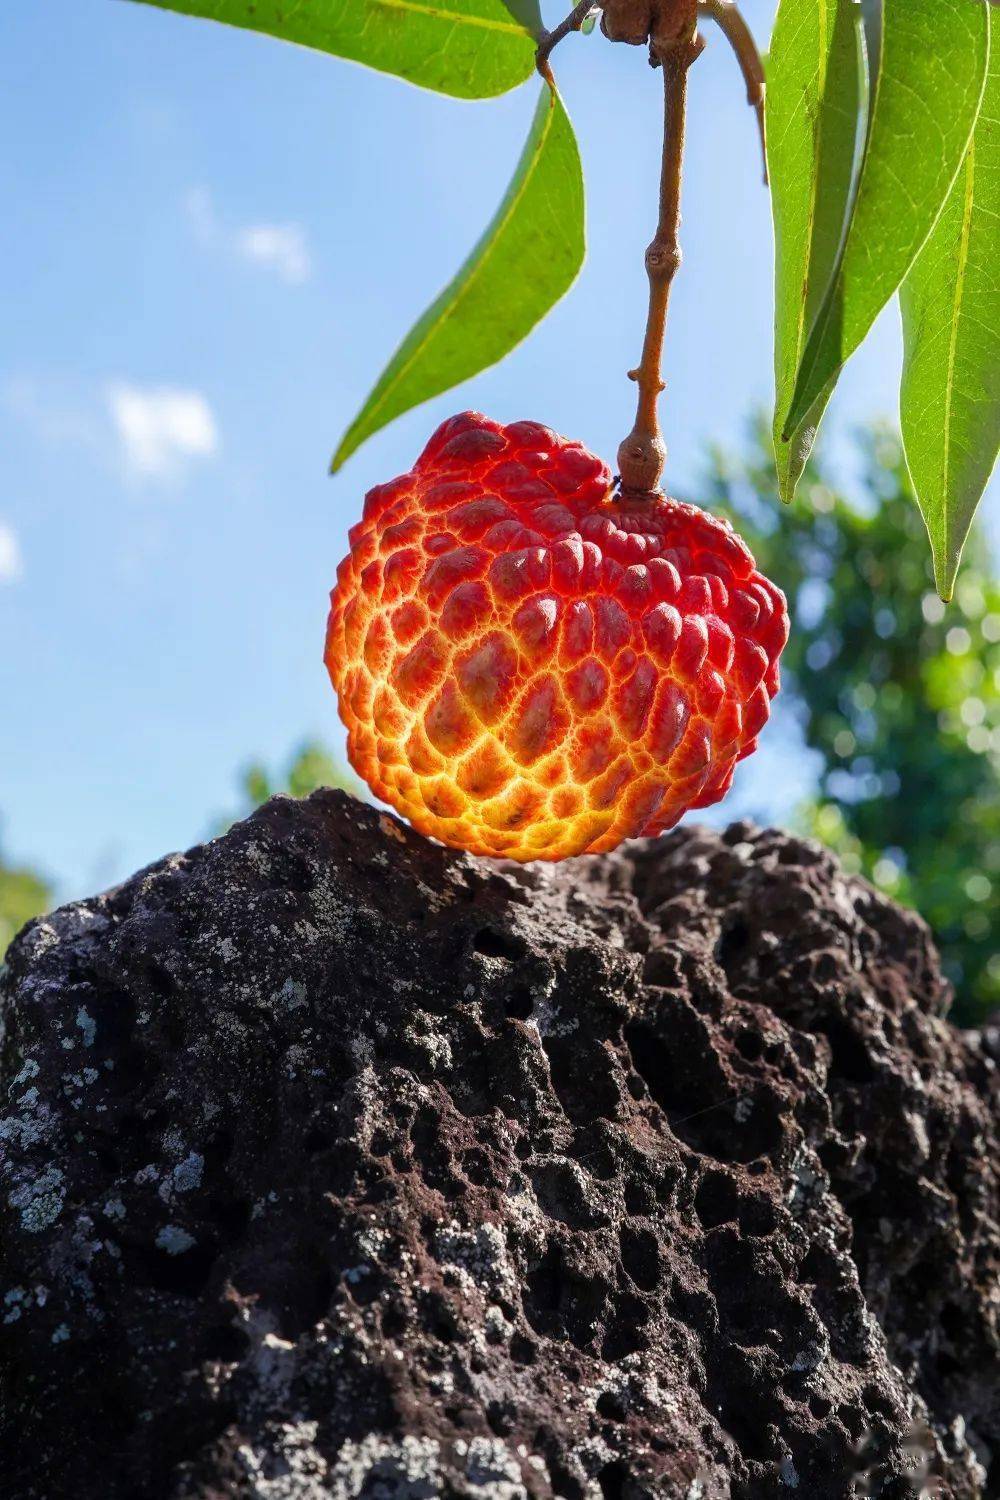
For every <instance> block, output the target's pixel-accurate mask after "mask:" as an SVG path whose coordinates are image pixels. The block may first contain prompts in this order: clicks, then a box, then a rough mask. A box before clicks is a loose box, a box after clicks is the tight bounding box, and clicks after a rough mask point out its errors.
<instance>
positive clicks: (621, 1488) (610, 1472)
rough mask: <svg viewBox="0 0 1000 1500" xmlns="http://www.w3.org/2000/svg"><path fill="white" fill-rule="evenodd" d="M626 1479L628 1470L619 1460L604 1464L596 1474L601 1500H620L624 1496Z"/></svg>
mask: <svg viewBox="0 0 1000 1500" xmlns="http://www.w3.org/2000/svg"><path fill="white" fill-rule="evenodd" d="M627 1479H628V1469H626V1467H625V1465H624V1464H623V1463H622V1461H621V1459H618V1458H616V1459H615V1460H614V1461H613V1462H612V1463H610V1464H605V1465H604V1468H603V1469H601V1470H600V1471H599V1472H598V1475H597V1482H598V1484H599V1485H600V1486H601V1495H602V1496H603V1500H622V1496H623V1495H624V1494H625V1482H626V1480H627Z"/></svg>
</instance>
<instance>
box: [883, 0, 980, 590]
mask: <svg viewBox="0 0 1000 1500" xmlns="http://www.w3.org/2000/svg"><path fill="white" fill-rule="evenodd" d="M994 17H995V19H994V20H993V27H992V29H993V33H994V35H993V45H992V56H991V63H990V75H989V79H988V81H987V86H986V94H985V96H984V99H983V106H982V109H981V111H980V114H979V119H978V121H977V123H976V128H975V131H974V132H973V136H972V141H971V143H970V145H969V149H968V151H967V153H966V157H965V161H964V162H963V164H962V168H961V170H960V172H959V174H958V177H957V178H956V180H955V184H954V186H953V188H952V190H951V194H950V196H949V198H948V201H947V203H946V204H945V207H944V211H943V213H942V214H941V217H940V219H939V220H938V222H937V224H936V225H935V228H934V232H933V233H932V235H931V237H930V239H929V240H928V241H927V243H926V245H925V246H924V248H923V250H922V251H921V252H920V255H919V257H918V259H917V262H916V264H915V265H914V267H913V269H912V271H911V272H910V274H909V276H908V277H907V278H906V281H905V282H904V283H903V287H902V291H901V294H900V300H901V303H902V309H903V341H904V348H905V363H904V369H903V385H902V390H901V393H900V414H901V419H902V427H903V441H904V444H905V447H906V461H907V464H908V466H909V470H910V475H911V477H912V479H913V486H914V489H915V491H916V494H917V500H918V502H919V505H920V509H921V511H922V512H923V516H924V520H925V521H926V522H927V530H928V532H929V534H930V539H931V547H932V549H933V553H934V576H935V579H936V582H937V586H938V589H939V591H940V593H941V595H942V597H943V598H946V599H950V598H951V593H952V589H953V587H954V583H955V574H956V572H957V570H958V563H959V559H960V557H961V555H962V548H963V546H964V545H965V539H966V536H967V535H968V531H969V527H970V525H971V524H972V517H973V515H974V514H975V511H976V506H977V505H978V504H979V501H980V499H981V497H982V493H983V490H984V488H985V486H986V482H987V480H988V479H989V476H990V471H991V470H992V468H993V465H994V463H995V462H996V457H997V449H998V447H1000V235H998V228H1000V12H994Z"/></svg>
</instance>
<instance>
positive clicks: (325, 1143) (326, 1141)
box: [302, 1125, 333, 1156]
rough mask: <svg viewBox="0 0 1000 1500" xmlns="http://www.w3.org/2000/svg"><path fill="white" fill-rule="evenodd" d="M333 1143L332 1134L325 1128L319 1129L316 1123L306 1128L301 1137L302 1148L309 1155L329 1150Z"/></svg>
mask: <svg viewBox="0 0 1000 1500" xmlns="http://www.w3.org/2000/svg"><path fill="white" fill-rule="evenodd" d="M332 1145H333V1136H332V1135H331V1134H330V1133H329V1131H327V1130H321V1129H320V1127H319V1126H318V1125H314V1126H312V1128H311V1129H309V1130H307V1131H306V1133H305V1135H304V1136H303V1138H302V1148H303V1150H304V1151H305V1152H306V1153H307V1154H308V1155H309V1156H316V1155H317V1154H318V1153H319V1152H320V1151H329V1150H330V1147H331V1146H332Z"/></svg>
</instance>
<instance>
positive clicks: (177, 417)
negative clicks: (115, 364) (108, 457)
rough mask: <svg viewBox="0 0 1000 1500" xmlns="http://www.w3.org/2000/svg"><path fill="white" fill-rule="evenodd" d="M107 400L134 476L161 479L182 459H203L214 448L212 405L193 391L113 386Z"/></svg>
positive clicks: (175, 467) (217, 443)
mask: <svg viewBox="0 0 1000 1500" xmlns="http://www.w3.org/2000/svg"><path fill="white" fill-rule="evenodd" d="M107 399H108V407H109V410H110V412H111V419H112V421H113V422H114V425H115V429H116V431H117V433H118V438H119V441H120V443H121V445H122V449H123V451H124V454H125V460H126V464H127V466H128V468H129V469H131V471H132V472H133V473H134V474H137V475H140V476H142V477H144V478H151V479H157V478H164V477H166V476H168V475H170V474H171V473H173V472H174V471H175V470H176V469H177V467H178V465H179V464H180V463H181V462H183V461H184V460H185V459H191V458H208V457H210V456H211V455H212V454H213V453H214V452H215V451H216V449H217V448H218V446H219V437H218V431H217V428H216V425H215V418H214V417H213V415H212V409H211V407H210V406H209V404H208V402H207V401H206V400H205V398H204V396H202V395H201V394H200V392H198V391H179V390H172V389H170V388H169V387H167V386H162V387H156V388H154V387H149V388H146V389H142V388H140V387H139V386H133V385H124V384H116V385H112V386H109V388H108V392H107Z"/></svg>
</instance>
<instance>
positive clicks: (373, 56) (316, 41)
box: [145, 0, 535, 99]
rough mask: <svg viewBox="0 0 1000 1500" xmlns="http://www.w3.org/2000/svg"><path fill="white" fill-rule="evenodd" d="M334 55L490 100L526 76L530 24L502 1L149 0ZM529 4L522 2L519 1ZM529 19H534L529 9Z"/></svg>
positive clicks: (531, 49) (530, 63) (531, 55)
mask: <svg viewBox="0 0 1000 1500" xmlns="http://www.w3.org/2000/svg"><path fill="white" fill-rule="evenodd" d="M145 3H146V4H148V5H157V6H159V7H160V9H161V10H174V11H180V12H181V13H182V14H184V15H188V16H202V17H204V18H205V19H207V20H210V21H223V22H225V23H226V24H227V25H229V26H242V27H246V28H248V29H249V30H251V31H264V32H267V34H268V35H269V36H276V37H280V38H281V39H282V40H283V41H286V42H298V43H300V44H301V45H302V46H303V47H315V48H317V49H318V50H319V51H320V52H332V53H334V54H335V55H336V56H337V57H346V58H349V59H350V60H351V61H352V62H359V63H364V64H365V65H366V66H367V67H369V68H377V69H378V71H379V72H381V73H395V74H396V75H397V77H399V78H405V79H407V80H408V81H409V82H410V83H416V84H420V85H421V87H422V88H425V89H436V90H437V92H438V93H440V94H452V95H454V97H455V98H458V99H487V98H491V97H492V96H493V95H495V94H503V93H505V92H506V91H507V89H512V88H515V87H516V86H517V84H519V83H523V82H524V80H525V79H526V78H527V77H529V75H530V74H531V71H532V69H533V68H534V63H535V41H534V37H533V35H532V32H531V29H530V26H529V25H528V24H526V22H525V21H523V20H520V19H518V18H517V17H516V16H515V15H514V14H513V13H512V11H511V10H510V9H509V8H508V7H507V6H506V5H505V4H504V3H503V0H145ZM516 3H518V4H520V3H524V0H516ZM526 13H527V14H530V6H529V8H528V11H527V12H526Z"/></svg>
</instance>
